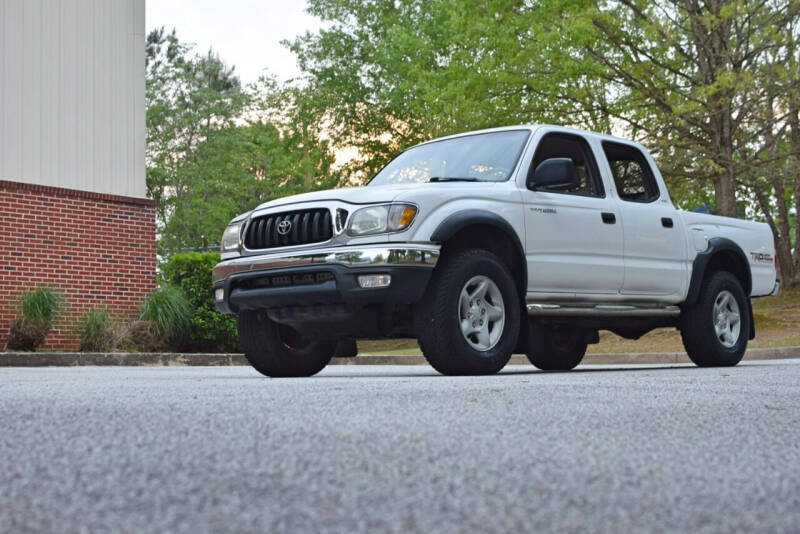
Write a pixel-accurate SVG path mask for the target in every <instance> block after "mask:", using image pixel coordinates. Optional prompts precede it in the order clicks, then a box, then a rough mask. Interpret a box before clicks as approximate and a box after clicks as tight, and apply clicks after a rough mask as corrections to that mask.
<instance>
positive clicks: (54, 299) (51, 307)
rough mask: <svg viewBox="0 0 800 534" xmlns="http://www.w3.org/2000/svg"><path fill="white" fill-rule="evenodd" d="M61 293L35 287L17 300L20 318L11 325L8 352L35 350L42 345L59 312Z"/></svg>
mask: <svg viewBox="0 0 800 534" xmlns="http://www.w3.org/2000/svg"><path fill="white" fill-rule="evenodd" d="M61 304H62V298H61V293H59V292H58V290H57V289H55V288H52V287H37V288H35V289H32V290H30V291H26V292H24V293H23V294H22V295H21V296H20V299H19V310H20V316H19V317H17V318H16V319H14V321H13V322H12V323H11V331H10V333H9V337H8V349H9V350H36V349H38V348H39V347H41V346H42V345H43V344H44V341H45V339H47V334H48V333H49V332H50V329H51V328H52V327H53V321H54V320H55V317H56V315H58V312H59V311H61Z"/></svg>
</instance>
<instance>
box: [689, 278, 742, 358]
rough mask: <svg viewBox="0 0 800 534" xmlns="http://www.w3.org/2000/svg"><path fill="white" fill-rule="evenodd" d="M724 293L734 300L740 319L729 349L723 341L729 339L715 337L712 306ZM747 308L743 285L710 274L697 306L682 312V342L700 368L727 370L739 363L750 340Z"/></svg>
mask: <svg viewBox="0 0 800 534" xmlns="http://www.w3.org/2000/svg"><path fill="white" fill-rule="evenodd" d="M725 292H727V293H728V294H729V295H732V297H733V299H734V300H735V303H736V308H738V316H739V331H738V336H737V338H736V342H735V343H733V344H732V345H731V346H726V344H725V341H723V340H726V341H727V343H730V339H731V338H730V337H727V335H726V334H725V333H723V334H722V336H720V335H718V334H717V330H716V327H715V320H716V319H717V318H718V316H716V317H715V311H714V310H715V305H716V303H717V301H718V299H719V298H721V297H724V293H725ZM749 306H750V302H749V301H748V299H747V296H746V295H745V293H744V290H743V289H742V284H741V283H740V282H739V280H738V279H737V278H736V277H735V276H734V275H733V274H731V273H729V272H726V271H718V272H715V273H713V274H711V275H710V276H709V277H708V278H707V279H706V280H705V282H704V284H703V287H702V289H701V290H700V296H699V297H698V299H697V303H696V304H695V305H694V306H692V307H691V308H688V309H685V310H683V316H682V318H681V338H682V339H683V346H684V347H685V348H686V352H687V354H688V355H689V358H690V359H691V360H692V361H693V362H694V363H695V364H696V365H698V366H699V367H728V366H732V365H736V364H737V363H739V362H740V361H741V359H742V357H743V356H744V351H745V349H747V341H748V338H749V337H750V313H749V312H750V308H749ZM728 324H731V323H730V322H728ZM731 328H732V327H731Z"/></svg>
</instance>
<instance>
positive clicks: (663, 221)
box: [661, 217, 674, 228]
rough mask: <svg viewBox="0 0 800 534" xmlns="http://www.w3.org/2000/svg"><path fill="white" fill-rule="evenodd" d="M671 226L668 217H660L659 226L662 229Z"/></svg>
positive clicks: (670, 220) (671, 223)
mask: <svg viewBox="0 0 800 534" xmlns="http://www.w3.org/2000/svg"><path fill="white" fill-rule="evenodd" d="M673 224H674V223H673V222H672V219H670V218H669V217H661V226H663V227H664V228H672V226H673Z"/></svg>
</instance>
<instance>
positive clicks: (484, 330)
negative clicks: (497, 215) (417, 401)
mask: <svg viewBox="0 0 800 534" xmlns="http://www.w3.org/2000/svg"><path fill="white" fill-rule="evenodd" d="M519 322H520V306H519V296H518V294H517V287H516V284H515V283H514V279H513V278H512V277H511V273H510V272H509V270H508V268H507V267H506V266H505V264H503V262H502V261H501V260H500V258H498V257H497V256H495V255H494V254H492V253H491V252H488V251H486V250H479V249H472V250H465V251H462V252H460V253H458V254H457V255H455V256H453V257H451V258H449V259H447V260H445V261H444V262H442V263H440V265H439V267H437V270H436V272H435V273H434V275H433V277H432V278H431V281H430V283H429V286H428V292H427V293H426V295H425V297H424V298H423V300H422V302H420V303H419V304H418V305H417V307H416V308H415V310H414V324H415V330H416V332H417V338H418V341H419V345H420V348H421V349H422V353H423V354H424V355H425V358H426V359H427V360H428V363H430V364H431V366H433V368H434V369H436V370H437V371H439V372H440V373H442V374H445V375H486V374H494V373H496V372H498V371H499V370H500V369H502V368H503V367H504V366H505V365H506V363H508V360H509V358H510V357H511V352H512V351H513V350H514V345H515V343H516V341H517V335H518V334H519Z"/></svg>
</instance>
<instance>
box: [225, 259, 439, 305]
mask: <svg viewBox="0 0 800 534" xmlns="http://www.w3.org/2000/svg"><path fill="white" fill-rule="evenodd" d="M438 259H439V246H437V245H417V244H414V245H412V244H408V245H405V244H381V245H363V246H343V247H331V248H325V249H316V250H310V251H303V252H298V251H294V252H283V253H275V254H263V255H258V256H242V257H239V258H233V259H230V260H226V261H222V262H220V263H219V264H217V266H216V267H214V270H213V272H212V276H213V280H214V288H213V291H214V302H215V304H216V306H217V309H218V310H219V311H221V312H222V313H233V314H235V313H238V312H239V311H242V310H259V309H268V308H275V307H282V306H311V305H315V304H369V303H390V302H396V303H409V304H410V303H413V302H416V301H417V300H419V299H420V298H422V295H423V294H424V292H425V287H426V286H427V284H428V279H429V278H430V275H431V272H432V271H433V268H434V267H435V266H436V262H437V261H438ZM364 274H388V275H389V276H391V283H390V284H389V285H388V286H386V287H378V288H362V287H361V286H360V285H359V283H358V276H359V275H364Z"/></svg>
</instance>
